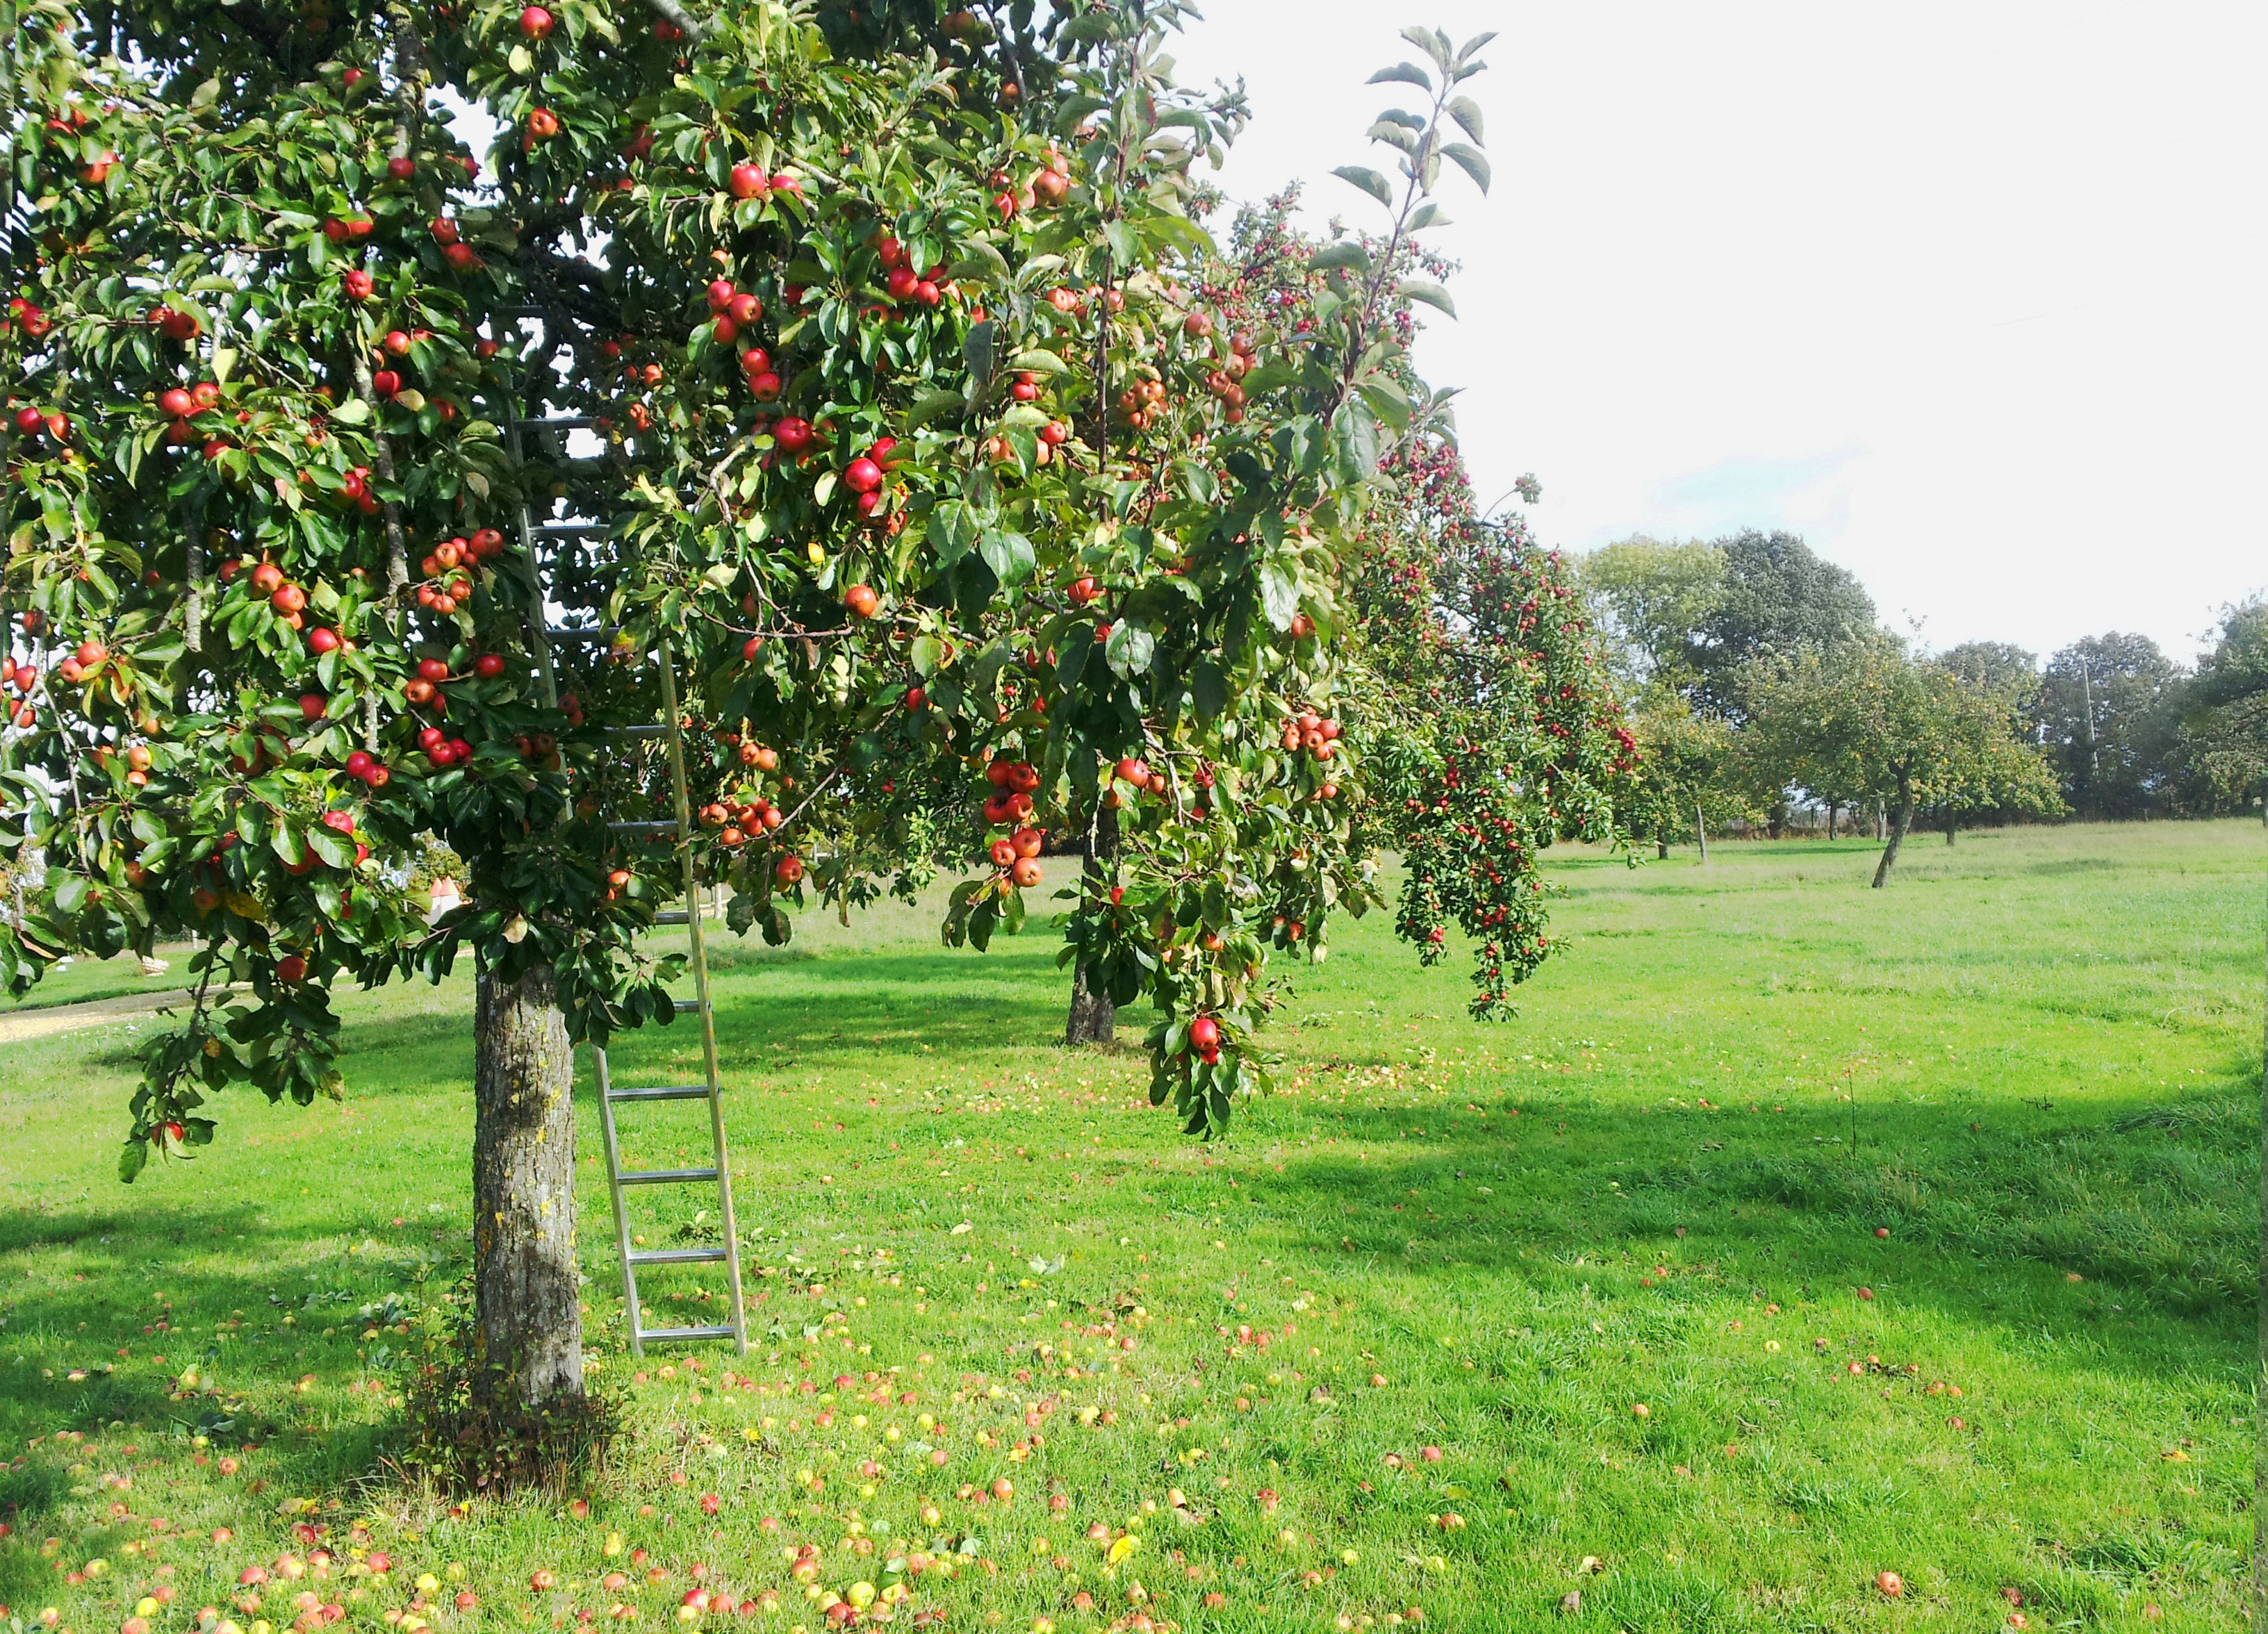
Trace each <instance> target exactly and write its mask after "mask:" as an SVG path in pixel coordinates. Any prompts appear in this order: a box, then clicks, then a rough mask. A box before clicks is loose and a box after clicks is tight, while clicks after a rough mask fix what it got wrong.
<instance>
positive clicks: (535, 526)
mask: <svg viewBox="0 0 2268 1634" xmlns="http://www.w3.org/2000/svg"><path fill="white" fill-rule="evenodd" d="M535 424H536V425H537V426H539V427H540V428H541V429H542V430H544V431H550V432H557V433H564V432H568V431H585V430H589V429H592V422H590V421H588V420H583V419H571V418H553V419H546V420H541V421H537V422H535ZM505 431H506V435H507V437H508V438H509V439H510V445H511V450H512V456H513V458H514V460H518V459H519V454H520V424H519V420H518V418H517V417H516V416H515V417H510V418H508V419H507V420H506V423H505ZM603 531H604V529H603V528H601V527H600V526H598V525H596V524H591V523H582V522H573V521H538V520H537V519H535V518H534V516H533V515H531V514H530V512H528V509H527V505H526V504H522V505H521V506H520V511H519V538H520V546H521V560H522V562H523V563H525V565H526V568H527V578H528V593H529V607H530V614H529V618H528V634H529V640H530V644H531V645H533V646H534V649H535V659H536V667H537V673H538V677H539V684H540V686H541V688H542V690H543V695H544V703H545V704H546V705H547V706H548V707H550V708H554V709H556V708H557V707H558V703H559V696H558V681H557V674H556V669H555V667H554V665H553V662H552V646H553V644H554V643H556V642H568V641H576V642H581V641H593V640H599V641H603V640H606V639H608V637H610V636H611V634H612V632H610V631H608V630H603V629H550V628H547V626H546V618H547V615H546V612H545V607H544V595H543V574H542V569H541V562H540V559H539V555H538V553H539V550H540V548H541V545H542V544H543V543H544V541H547V540H552V539H563V538H571V537H575V536H578V535H583V534H594V533H600V532H603ZM655 659H656V662H657V663H658V665H659V668H660V677H661V718H660V719H659V721H656V722H654V723H652V725H641V726H623V727H618V728H616V729H615V734H614V735H615V736H618V737H622V738H626V739H633V740H636V739H653V738H659V739H661V740H662V741H663V744H664V746H665V747H666V750H667V754H668V760H669V784H670V792H671V794H672V796H673V797H674V809H675V813H676V815H675V816H674V818H673V819H670V820H667V821H660V822H610V823H608V825H607V826H608V828H609V829H611V830H613V831H614V832H615V833H618V834H642V835H648V836H659V835H664V834H666V835H672V836H674V841H675V843H676V847H677V854H678V860H679V863H680V864H681V872H682V878H683V881H684V885H683V890H684V902H685V905H684V907H683V909H677V910H670V911H666V912H663V913H660V914H658V915H656V916H655V923H656V924H682V925H684V926H685V927H686V931H687V934H688V936H689V938H690V941H691V945H692V956H691V961H690V963H691V968H692V975H693V997H691V998H689V999H687V998H681V999H679V1000H678V1001H677V1012H678V1013H679V1014H680V1015H692V1016H694V1017H696V1018H697V1019H698V1024H699V1026H700V1028H701V1065H702V1081H701V1082H700V1083H698V1084H673V1085H662V1086H652V1087H639V1088H617V1087H615V1083H614V1080H613V1078H612V1076H611V1075H610V1074H609V1072H608V1065H607V1052H606V1051H605V1050H604V1049H600V1048H598V1047H597V1046H595V1045H594V1046H593V1047H592V1050H591V1055H592V1057H593V1063H594V1064H595V1066H596V1068H597V1072H598V1081H599V1127H600V1131H601V1133H602V1135H603V1137H604V1140H605V1145H606V1152H607V1188H608V1192H609V1193H610V1194H611V1196H612V1200H613V1203H614V1214H615V1252H616V1255H617V1256H618V1258H619V1259H620V1261H621V1263H622V1314H623V1321H624V1324H625V1325H626V1327H627V1328H628V1329H629V1333H630V1354H631V1355H632V1356H643V1355H644V1354H645V1346H646V1343H647V1342H648V1341H649V1340H656V1339H663V1340H668V1339H730V1340H731V1341H732V1342H733V1348H734V1350H735V1351H738V1352H739V1353H740V1354H741V1355H743V1356H745V1355H747V1351H748V1320H747V1306H746V1304H745V1302H744V1301H743V1299H742V1297H741V1292H740V1238H739V1236H738V1234H737V1233H736V1232H735V1230H734V1224H733V1170H732V1163H731V1159H730V1158H729V1156H728V1154H727V1152H726V1148H725V1103H724V1085H723V1082H722V1080H721V1079H720V1078H719V1077H718V1070H717V1020H716V1012H715V1011H714V1009H713V1008H712V1006H711V1001H710V991H709V959H708V950H707V945H706V941H705V938H703V933H702V925H701V886H700V879H699V874H698V872H697V870H696V865H695V861H694V853H693V848H692V845H691V843H690V840H691V835H692V833H693V813H692V804H691V801H690V799H689V796H688V793H687V790H686V782H685V739H684V733H683V731H682V721H681V717H680V715H679V712H678V704H677V676H676V672H675V667H674V659H673V657H672V655H671V652H670V648H669V644H668V642H667V641H666V640H665V641H664V642H662V643H661V644H660V650H659V651H658V652H657V653H656V655H655ZM653 1100H706V1101H707V1102H708V1103H709V1135H710V1140H711V1161H710V1162H709V1163H708V1164H707V1165H706V1166H704V1167H695V1168H682V1169H628V1170H625V1169H624V1168H623V1167H622V1152H621V1146H620V1143H619V1141H618V1139H617V1137H616V1131H615V1108H617V1107H622V1106H627V1105H632V1104H636V1103H639V1102H644V1101H653ZM709 1181H715V1182H716V1186H717V1209H718V1217H719V1221H718V1223H719V1225H720V1226H721V1228H722V1230H723V1233H724V1240H723V1242H722V1244H721V1245H719V1246H718V1247H715V1248H644V1249H642V1248H635V1247H633V1245H632V1242H631V1237H630V1210H629V1206H628V1203H626V1201H625V1200H624V1197H623V1189H624V1188H625V1187H630V1186H664V1185H702V1184H705V1183H707V1182H709ZM718 1262H721V1263H722V1264H723V1265H724V1267H725V1279H726V1283H727V1284H728V1288H729V1293H730V1298H731V1305H732V1318H733V1319H732V1321H729V1322H719V1323H712V1324H708V1325H703V1326H694V1327H680V1328H648V1327H646V1326H644V1321H643V1318H642V1316H641V1314H640V1306H639V1304H638V1285H637V1275H638V1267H640V1266H641V1265H685V1264H703V1263H718Z"/></svg>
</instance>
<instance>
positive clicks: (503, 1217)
mask: <svg viewBox="0 0 2268 1634" xmlns="http://www.w3.org/2000/svg"><path fill="white" fill-rule="evenodd" d="M473 1049H474V1064H473V1105H474V1121H473V1261H474V1265H473V1280H474V1288H475V1296H474V1297H475V1309H474V1314H475V1326H476V1329H477V1332H478V1336H479V1338H478V1343H479V1349H480V1357H479V1359H480V1360H481V1361H482V1363H483V1364H484V1365H486V1366H488V1367H489V1368H490V1369H494V1370H496V1371H495V1372H494V1373H491V1375H490V1377H491V1380H492V1381H493V1383H494V1384H495V1385H496V1386H498V1387H501V1386H503V1385H504V1383H505V1381H507V1380H508V1381H509V1384H510V1387H511V1388H512V1391H513V1392H514V1394H516V1395H517V1396H518V1397H519V1401H520V1402H522V1403H524V1404H526V1405H528V1406H540V1405H541V1404H542V1403H544V1402H552V1401H557V1400H560V1399H562V1398H572V1397H579V1396H581V1395H582V1394H583V1318H582V1306H581V1302H580V1294H579V1284H580V1276H579V1272H578V1267H577V1264H576V1260H575V1110H574V1099H573V1090H574V1084H575V1057H574V1054H573V1050H572V1048H571V1046H570V1045H569V1043H568V1041H567V1018H566V1015H565V1014H564V1012H562V1011H561V1010H560V1008H559V989H558V982H557V978H556V976H555V975H553V972H552V969H551V967H550V966H549V965H535V966H532V967H531V968H529V969H528V970H527V974H525V975H522V976H521V977H520V978H519V981H518V982H516V983H512V984H511V985H509V986H507V985H505V984H504V983H501V982H499V981H498V980H497V978H496V977H495V976H493V975H490V974H489V973H488V972H487V971H482V973H481V975H480V981H479V988H478V992H477V997H476V998H475V1010H474V1021H473Z"/></svg>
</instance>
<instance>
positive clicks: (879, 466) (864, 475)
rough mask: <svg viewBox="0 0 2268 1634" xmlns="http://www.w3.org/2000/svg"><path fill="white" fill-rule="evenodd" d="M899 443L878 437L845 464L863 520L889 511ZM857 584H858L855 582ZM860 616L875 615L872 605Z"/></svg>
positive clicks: (775, 432) (846, 477)
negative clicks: (890, 478)
mask: <svg viewBox="0 0 2268 1634" xmlns="http://www.w3.org/2000/svg"><path fill="white" fill-rule="evenodd" d="M786 423H787V422H785V421H784V420H783V421H782V422H780V425H785V424H786ZM772 435H773V437H774V438H777V437H778V436H779V427H778V426H775V427H773V428H772ZM897 446H898V439H897V438H895V437H878V438H875V439H874V440H873V442H872V443H870V444H868V445H867V446H866V452H865V453H862V454H860V455H858V457H857V458H855V459H853V460H851V463H850V464H849V465H847V466H845V467H843V487H845V488H847V489H850V490H851V492H852V493H853V494H855V495H857V496H858V497H857V499H855V500H854V501H853V502H852V503H853V504H855V505H856V506H857V507H858V517H859V519H860V520H861V521H865V522H872V521H874V520H876V519H878V518H881V517H884V516H887V514H888V513H889V508H890V496H889V492H888V490H887V488H886V487H885V486H884V483H885V482H886V481H887V475H888V472H889V469H890V467H891V466H892V465H894V464H895V460H893V459H892V458H891V456H892V455H893V454H895V453H896V452H897ZM853 588H854V589H856V588H858V586H855V585H854V586H853ZM867 594H869V595H870V596H871V595H872V594H873V592H872V591H868V592H867ZM845 599H846V600H848V598H845ZM858 616H859V617H861V618H872V617H873V611H872V609H869V610H868V611H866V612H864V613H860V614H859V615H858Z"/></svg>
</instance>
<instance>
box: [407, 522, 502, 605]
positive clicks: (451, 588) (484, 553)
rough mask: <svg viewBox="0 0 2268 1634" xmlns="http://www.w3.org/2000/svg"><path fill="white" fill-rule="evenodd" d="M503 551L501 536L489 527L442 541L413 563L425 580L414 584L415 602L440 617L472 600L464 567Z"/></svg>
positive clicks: (488, 558)
mask: <svg viewBox="0 0 2268 1634" xmlns="http://www.w3.org/2000/svg"><path fill="white" fill-rule="evenodd" d="M503 554H504V535H503V534H501V533H499V532H497V530H496V529H495V528H493V527H483V528H479V529H476V530H475V532H474V534H472V536H471V537H470V538H461V537H460V538H457V539H449V540H444V541H442V542H441V543H439V544H438V545H436V546H434V547H433V548H432V550H431V553H429V554H428V555H427V556H426V557H425V559H424V560H423V561H422V562H420V563H418V564H417V565H418V567H419V568H420V570H423V573H424V575H425V578H426V582H425V583H424V584H422V585H418V586H417V605H418V606H419V607H424V608H427V609H429V610H430V611H431V612H435V613H438V614H440V615H442V616H443V617H444V618H446V617H447V616H448V615H451V614H453V613H454V612H455V611H456V610H457V609H458V608H459V607H461V606H463V605H464V604H465V603H466V602H467V601H468V600H471V599H472V594H473V580H472V575H471V573H470V572H469V571H468V570H469V569H470V568H472V567H474V566H475V565H477V564H478V563H482V562H488V561H492V560H493V559H495V558H496V557H497V556H502V555H503Z"/></svg>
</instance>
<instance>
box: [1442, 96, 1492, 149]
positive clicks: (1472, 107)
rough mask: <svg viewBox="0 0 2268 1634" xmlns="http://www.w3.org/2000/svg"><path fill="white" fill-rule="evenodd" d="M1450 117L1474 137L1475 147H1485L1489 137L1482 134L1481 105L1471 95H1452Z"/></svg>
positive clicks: (1467, 133)
mask: <svg viewBox="0 0 2268 1634" xmlns="http://www.w3.org/2000/svg"><path fill="white" fill-rule="evenodd" d="M1449 117H1450V118H1452V119H1454V120H1455V121H1457V123H1458V124H1460V125H1462V126H1463V127H1464V130H1465V134H1466V135H1467V136H1470V137H1471V138H1472V139H1473V145H1474V146H1475V147H1485V146H1486V145H1487V142H1488V139H1487V138H1486V137H1485V136H1483V135H1482V134H1481V130H1482V121H1481V105H1480V104H1479V103H1477V102H1476V101H1474V100H1473V99H1472V98H1470V97H1451V98H1450V99H1449Z"/></svg>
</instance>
